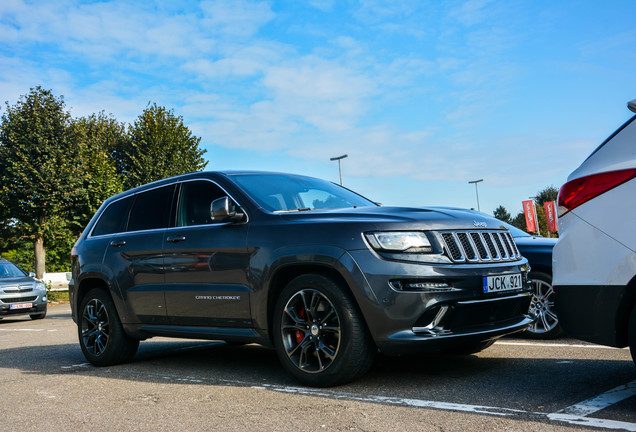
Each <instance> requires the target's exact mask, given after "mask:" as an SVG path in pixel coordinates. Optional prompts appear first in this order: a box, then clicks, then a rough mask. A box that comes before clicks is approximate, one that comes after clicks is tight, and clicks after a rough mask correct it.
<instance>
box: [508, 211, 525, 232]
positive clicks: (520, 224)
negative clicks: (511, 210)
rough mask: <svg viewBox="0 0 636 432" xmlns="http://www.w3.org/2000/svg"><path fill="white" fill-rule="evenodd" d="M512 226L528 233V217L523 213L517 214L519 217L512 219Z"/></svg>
mask: <svg viewBox="0 0 636 432" xmlns="http://www.w3.org/2000/svg"><path fill="white" fill-rule="evenodd" d="M510 225H512V226H514V227H517V228H519V229H520V230H523V231H526V230H527V229H528V227H526V215H525V214H524V213H523V212H519V213H517V216H515V217H514V218H513V219H512V221H511V222H510Z"/></svg>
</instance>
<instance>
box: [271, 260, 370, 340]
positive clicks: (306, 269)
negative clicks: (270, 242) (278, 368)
mask: <svg viewBox="0 0 636 432" xmlns="http://www.w3.org/2000/svg"><path fill="white" fill-rule="evenodd" d="M310 273H313V274H319V275H322V276H325V277H328V278H330V279H332V280H333V281H334V282H336V283H337V284H338V285H339V286H341V287H343V289H345V290H346V293H347V294H348V295H349V296H350V297H351V299H352V300H353V302H354V303H355V304H356V306H357V307H358V309H361V308H360V305H359V303H358V300H357V298H356V296H355V295H354V293H353V290H352V289H351V286H350V285H349V284H348V283H347V280H346V278H345V277H344V276H343V275H342V274H341V273H340V272H339V271H338V270H337V269H336V268H334V267H330V266H327V265H324V264H295V265H288V266H285V267H282V268H280V269H278V270H277V271H276V273H275V274H274V275H273V277H272V279H271V282H270V285H269V292H268V298H267V327H268V328H269V329H271V328H272V325H273V324H272V323H273V319H274V318H273V317H274V314H273V311H274V307H275V305H276V301H277V300H278V297H279V295H280V293H281V292H282V291H283V289H284V288H285V286H287V284H288V283H289V282H291V281H292V280H293V279H294V278H296V277H298V276H301V275H304V274H310ZM361 316H362V319H363V320H364V324H365V326H367V329H368V328H369V326H368V324H367V322H366V319H365V317H364V313H362V311H361ZM268 333H269V339H270V342H273V340H272V334H273V333H272V332H271V331H269V332H268Z"/></svg>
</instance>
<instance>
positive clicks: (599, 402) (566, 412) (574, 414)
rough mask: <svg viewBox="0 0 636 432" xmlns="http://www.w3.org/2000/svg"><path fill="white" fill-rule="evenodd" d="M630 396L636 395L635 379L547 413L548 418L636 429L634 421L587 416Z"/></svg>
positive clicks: (612, 427) (574, 422) (581, 423)
mask: <svg viewBox="0 0 636 432" xmlns="http://www.w3.org/2000/svg"><path fill="white" fill-rule="evenodd" d="M632 396H636V381H632V382H629V383H627V384H625V385H622V386H618V387H616V388H613V389H611V390H608V391H606V392H605V393H603V394H601V395H599V396H596V397H593V398H591V399H588V400H585V401H583V402H579V403H577V404H574V405H572V406H569V407H567V408H564V409H562V410H560V411H557V412H555V413H552V414H548V418H549V419H550V420H558V421H564V422H567V423H571V424H577V425H584V426H592V427H602V428H606V429H625V430H628V431H636V423H627V422H621V421H615V420H605V419H597V418H589V417H587V416H588V415H590V414H594V413H595V412H598V411H601V410H604V409H605V408H608V407H610V406H612V405H614V404H616V403H619V402H621V401H624V400H625V399H628V398H630V397H632Z"/></svg>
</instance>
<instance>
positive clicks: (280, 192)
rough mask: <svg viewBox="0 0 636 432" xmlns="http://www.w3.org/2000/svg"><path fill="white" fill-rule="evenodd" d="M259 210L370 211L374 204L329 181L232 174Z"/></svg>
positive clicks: (291, 176) (301, 177)
mask: <svg viewBox="0 0 636 432" xmlns="http://www.w3.org/2000/svg"><path fill="white" fill-rule="evenodd" d="M232 179H233V180H234V181H235V182H236V183H238V185H239V186H241V188H242V189H243V190H244V191H246V192H247V194H248V195H250V196H251V197H252V198H253V199H254V200H255V201H256V202H257V203H258V204H259V205H260V206H261V207H263V208H264V209H266V210H269V211H273V212H286V211H299V210H318V209H341V208H352V207H371V206H376V205H377V204H375V203H373V202H371V201H369V200H367V199H366V198H364V197H362V196H360V195H358V194H356V193H354V192H352V191H350V190H348V189H345V188H343V187H342V186H338V185H336V184H333V183H330V182H328V181H324V180H320V179H316V178H311V177H303V176H295V175H288V174H233V175H232Z"/></svg>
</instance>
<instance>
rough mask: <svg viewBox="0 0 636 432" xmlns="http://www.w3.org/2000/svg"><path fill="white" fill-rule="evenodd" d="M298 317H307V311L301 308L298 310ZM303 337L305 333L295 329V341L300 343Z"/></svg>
mask: <svg viewBox="0 0 636 432" xmlns="http://www.w3.org/2000/svg"><path fill="white" fill-rule="evenodd" d="M298 318H302V319H305V318H307V311H305V308H302V309H301V310H300V311H299V312H298ZM304 338H305V333H303V332H302V331H300V330H296V342H297V343H301V342H302V341H303V339H304Z"/></svg>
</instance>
